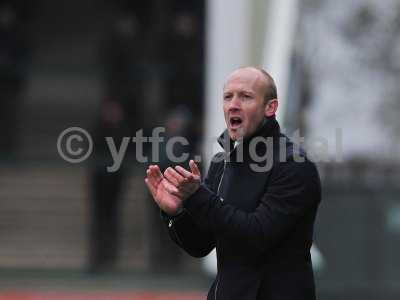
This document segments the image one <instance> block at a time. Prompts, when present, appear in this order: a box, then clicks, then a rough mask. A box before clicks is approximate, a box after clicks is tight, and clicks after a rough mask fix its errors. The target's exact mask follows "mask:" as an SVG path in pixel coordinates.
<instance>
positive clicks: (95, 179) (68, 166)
mask: <svg viewBox="0 0 400 300" xmlns="http://www.w3.org/2000/svg"><path fill="white" fill-rule="evenodd" d="M246 65H256V66H260V67H263V68H265V69H266V70H267V71H269V72H270V73H271V74H272V76H273V77H274V78H275V79H276V81H277V86H278V94H279V98H280V107H279V111H278V119H279V121H280V123H281V127H282V128H283V130H284V131H285V132H286V133H287V134H288V135H291V134H293V133H296V132H300V134H301V135H302V136H305V137H306V141H307V142H308V144H307V146H308V148H309V150H310V151H317V150H318V149H319V151H317V152H318V153H319V154H320V155H318V157H317V161H318V167H319V170H320V172H321V177H322V182H323V202H322V204H321V207H320V211H319V215H318V219H317V224H316V232H315V244H314V247H313V265H314V269H315V273H316V281H317V293H318V299H322V300H330V299H355V300H357V299H389V300H390V299H399V297H400V285H399V277H400V258H399V256H398V254H397V255H396V253H400V201H399V197H398V194H399V191H400V185H399V178H400V177H399V175H400V164H399V162H400V143H399V138H400V137H399V129H400V118H399V112H400V101H399V99H400V85H399V83H400V2H399V1H398V0H382V1H373V0H353V1H343V0H340V1H333V0H290V1H289V0H287V1H278V0H250V1H249V0H235V1H228V0H208V1H204V0H203V1H201V0H197V1H195V0H190V1H189V0H186V1H184V0H171V1H163V0H148V1H128V0H114V1H112V0H98V1H93V0H80V1H74V0H71V1H60V0H59V1H50V0H37V1H29V0H25V1H22V0H21V1H6V0H1V1H0V105H1V107H0V131H1V139H0V299H1V300H3V299H5V300H9V299H12V300H21V299H24V300H26V299H29V300H31V299H35V300H36V299H95V298H96V299H97V300H101V299H189V300H190V299H204V298H205V295H206V293H207V291H208V288H209V285H210V283H211V279H212V277H213V270H214V267H213V266H214V265H213V256H212V255H211V256H210V257H209V258H207V259H206V260H197V259H194V258H191V257H189V256H188V255H186V254H184V253H183V252H182V251H181V250H179V249H178V247H176V246H175V245H174V244H173V243H172V242H171V241H170V240H169V238H168V236H167V232H166V229H165V228H164V226H163V224H162V222H161V220H160V217H159V211H158V209H157V207H156V206H155V205H154V204H153V202H152V200H151V198H150V196H149V194H148V193H147V190H146V189H145V186H144V182H143V178H144V174H145V169H146V167H147V165H148V163H151V161H152V159H153V158H154V153H152V149H151V148H149V147H148V146H146V145H144V148H143V151H144V153H145V154H147V155H148V157H149V160H148V162H145V163H143V162H138V161H137V154H138V153H139V152H141V149H138V148H137V147H136V148H135V145H134V144H133V143H130V144H129V145H128V146H127V149H126V155H125V158H124V160H123V162H122V164H121V166H120V168H118V170H117V171H116V172H108V171H107V167H110V166H112V165H113V160H112V157H111V155H110V153H109V152H110V151H109V148H108V145H107V143H106V140H105V137H112V138H113V139H114V141H115V145H116V148H117V149H120V148H119V147H120V145H123V144H124V137H127V136H135V134H136V132H138V131H139V130H141V132H142V133H143V135H144V136H146V135H149V134H151V132H152V130H153V128H155V127H158V126H164V127H165V132H164V133H163V134H162V136H163V137H164V138H165V142H166V141H168V139H170V138H173V137H174V136H184V137H186V138H187V139H188V140H189V141H190V145H188V146H184V147H180V148H176V149H175V148H174V151H175V153H177V154H178V153H184V152H186V153H190V154H191V157H194V156H195V155H200V154H201V155H202V158H203V160H202V167H203V168H204V169H205V168H206V167H207V166H208V164H207V161H208V160H209V158H210V156H211V154H212V153H211V152H210V149H212V150H213V151H217V150H218V147H216V145H215V143H212V142H210V141H215V137H216V136H217V135H218V134H219V133H220V132H221V131H222V130H223V129H224V121H223V115H222V104H221V100H220V99H222V96H221V92H222V85H223V81H224V79H225V77H226V76H227V75H228V74H229V73H230V72H231V71H232V70H234V69H235V68H238V67H241V66H246ZM70 127H81V128H83V129H85V130H86V131H87V132H88V133H89V134H90V135H91V137H92V139H93V152H92V153H91V156H90V158H89V159H87V160H85V161H84V162H81V163H79V164H72V163H69V162H67V161H65V160H64V159H63V158H62V157H61V156H60V154H59V151H58V148H57V139H58V137H59V135H60V133H61V132H63V130H65V129H67V128H70ZM79 142H81V141H75V143H77V144H72V145H73V146H74V147H77V146H81V147H83V146H85V147H88V146H89V145H88V143H86V144H85V143H84V142H83V144H82V143H79ZM316 149H317V150H316ZM321 149H322V150H323V151H321ZM158 150H159V153H160V165H161V166H162V167H163V168H165V167H167V166H169V165H171V164H172V162H170V161H169V160H168V159H167V158H166V156H165V152H166V143H163V144H160V145H159V149H158ZM321 153H322V155H321Z"/></svg>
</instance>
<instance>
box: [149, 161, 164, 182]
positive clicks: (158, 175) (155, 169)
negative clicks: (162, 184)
mask: <svg viewBox="0 0 400 300" xmlns="http://www.w3.org/2000/svg"><path fill="white" fill-rule="evenodd" d="M150 168H151V171H152V173H153V174H154V176H155V178H157V180H159V181H161V180H162V179H163V174H162V173H161V170H160V167H159V166H158V165H151V166H150Z"/></svg>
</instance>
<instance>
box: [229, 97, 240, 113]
mask: <svg viewBox="0 0 400 300" xmlns="http://www.w3.org/2000/svg"><path fill="white" fill-rule="evenodd" d="M241 104H242V102H241V101H240V98H239V97H238V96H234V97H233V98H232V100H231V101H229V107H228V110H229V111H237V110H240V108H241Z"/></svg>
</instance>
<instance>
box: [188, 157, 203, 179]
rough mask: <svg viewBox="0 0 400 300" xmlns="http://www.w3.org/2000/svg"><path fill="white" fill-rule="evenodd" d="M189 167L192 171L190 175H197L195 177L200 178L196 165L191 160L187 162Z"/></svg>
mask: <svg viewBox="0 0 400 300" xmlns="http://www.w3.org/2000/svg"><path fill="white" fill-rule="evenodd" d="M189 167H190V170H191V171H192V173H193V174H194V175H197V176H199V177H200V176H201V173H200V170H199V167H198V166H197V164H196V163H195V162H194V160H193V159H191V160H190V161H189Z"/></svg>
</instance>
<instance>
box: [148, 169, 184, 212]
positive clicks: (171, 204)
mask: <svg viewBox="0 0 400 300" xmlns="http://www.w3.org/2000/svg"><path fill="white" fill-rule="evenodd" d="M146 174H147V177H146V178H145V180H144V181H145V183H146V185H147V187H148V189H149V191H150V193H151V195H152V196H153V198H154V201H155V202H156V203H157V205H158V206H159V207H160V209H161V210H162V211H164V212H165V213H166V214H168V215H170V216H175V215H177V214H178V213H179V212H180V211H181V210H182V198H181V197H178V196H175V195H172V194H171V193H172V192H174V193H175V194H176V193H178V190H177V188H176V187H175V186H173V185H172V184H171V183H170V182H169V181H168V180H167V179H165V178H164V176H163V174H162V173H161V171H160V168H159V167H158V166H157V165H150V166H149V168H148V169H147V171H146Z"/></svg>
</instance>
